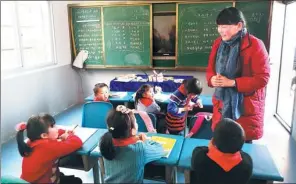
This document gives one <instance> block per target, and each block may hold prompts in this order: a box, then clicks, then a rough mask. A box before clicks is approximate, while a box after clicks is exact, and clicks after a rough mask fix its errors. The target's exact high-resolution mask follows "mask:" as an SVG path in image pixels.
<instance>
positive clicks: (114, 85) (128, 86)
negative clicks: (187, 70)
mask: <svg viewBox="0 0 296 184" xmlns="http://www.w3.org/2000/svg"><path fill="white" fill-rule="evenodd" d="M137 77H142V78H143V79H147V78H148V77H147V75H137ZM164 77H173V78H174V79H191V78H193V76H181V75H165V76H164ZM143 84H150V85H152V86H160V87H161V88H162V91H164V92H174V91H175V90H176V89H177V88H178V87H179V86H180V85H181V84H182V83H176V82H174V81H172V80H168V81H163V82H138V81H130V82H120V81H116V80H115V79H113V80H111V81H110V90H111V91H133V92H135V91H137V90H138V89H139V88H140V87H141V85H143Z"/></svg>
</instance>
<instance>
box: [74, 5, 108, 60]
mask: <svg viewBox="0 0 296 184" xmlns="http://www.w3.org/2000/svg"><path fill="white" fill-rule="evenodd" d="M72 16H73V28H74V38H75V47H76V53H79V51H81V50H86V51H88V58H87V60H86V62H87V63H88V64H94V63H102V61H103V46H102V25H101V12H100V8H74V9H73V12H72Z"/></svg>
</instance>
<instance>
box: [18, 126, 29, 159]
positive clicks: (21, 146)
mask: <svg viewBox="0 0 296 184" xmlns="http://www.w3.org/2000/svg"><path fill="white" fill-rule="evenodd" d="M26 128H27V125H26V123H19V124H17V126H16V130H17V131H18V132H17V134H16V141H17V147H18V151H19V153H20V155H21V156H22V157H25V156H28V155H29V154H30V153H31V152H32V148H30V147H29V146H28V145H27V144H26V143H25V141H24V131H25V130H26Z"/></svg>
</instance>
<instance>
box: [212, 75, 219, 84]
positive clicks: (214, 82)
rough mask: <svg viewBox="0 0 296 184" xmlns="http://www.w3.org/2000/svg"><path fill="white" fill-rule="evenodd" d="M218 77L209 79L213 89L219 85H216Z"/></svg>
mask: <svg viewBox="0 0 296 184" xmlns="http://www.w3.org/2000/svg"><path fill="white" fill-rule="evenodd" d="M218 82H219V81H218V76H217V75H214V76H213V77H212V78H211V83H212V86H214V87H219V83H218Z"/></svg>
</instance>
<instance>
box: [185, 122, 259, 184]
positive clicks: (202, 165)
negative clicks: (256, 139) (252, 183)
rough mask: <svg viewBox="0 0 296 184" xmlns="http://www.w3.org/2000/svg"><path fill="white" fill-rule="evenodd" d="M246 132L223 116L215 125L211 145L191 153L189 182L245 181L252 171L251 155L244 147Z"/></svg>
mask: <svg viewBox="0 0 296 184" xmlns="http://www.w3.org/2000/svg"><path fill="white" fill-rule="evenodd" d="M244 142H245V132H244V130H243V128H242V127H241V125H239V124H238V123H236V122H235V121H234V120H231V119H228V118H224V119H222V120H221V121H220V122H219V123H218V125H217V126H216V128H215V131H214V136H213V139H212V140H211V142H210V144H209V146H208V147H204V146H202V147H196V148H195V149H194V150H193V153H192V159H191V168H192V172H191V174H190V183H199V184H246V183H248V181H249V179H250V177H251V175H252V170H253V162H252V159H251V157H250V156H249V155H248V154H247V153H245V152H243V151H242V150H241V149H242V147H243V144H244Z"/></svg>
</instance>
